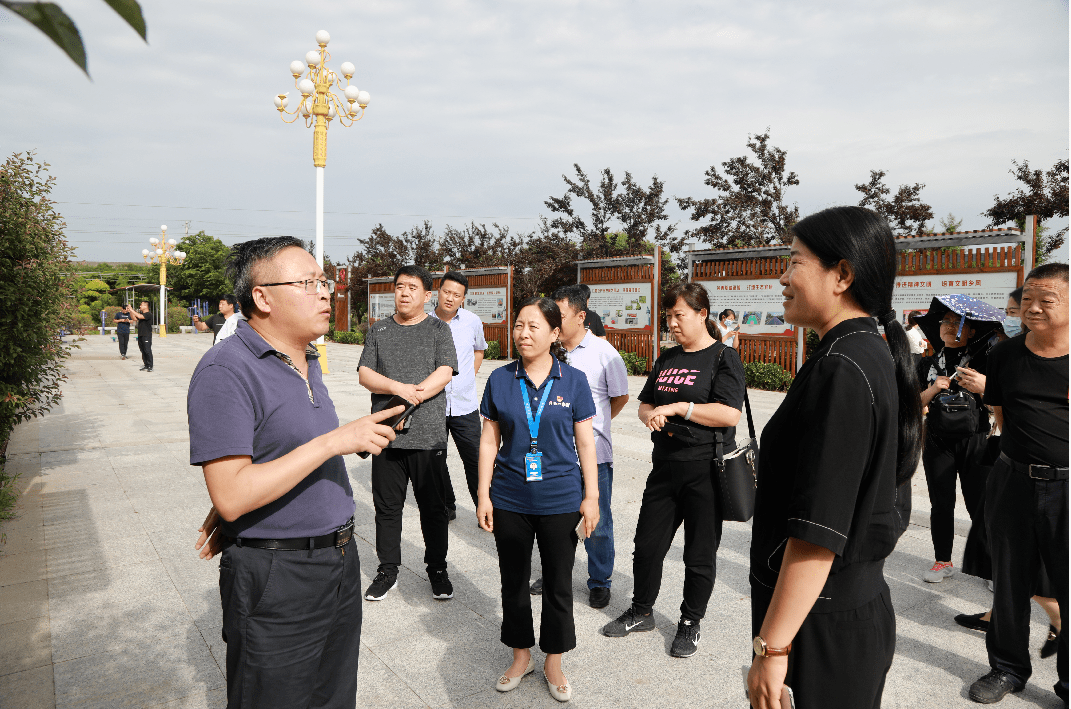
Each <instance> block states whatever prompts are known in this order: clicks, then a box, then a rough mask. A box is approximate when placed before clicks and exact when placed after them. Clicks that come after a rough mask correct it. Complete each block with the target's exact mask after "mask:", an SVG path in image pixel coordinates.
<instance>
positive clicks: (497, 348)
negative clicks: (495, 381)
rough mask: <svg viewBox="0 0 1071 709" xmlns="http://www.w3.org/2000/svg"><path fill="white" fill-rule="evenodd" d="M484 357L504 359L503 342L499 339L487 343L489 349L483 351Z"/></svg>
mask: <svg viewBox="0 0 1071 709" xmlns="http://www.w3.org/2000/svg"><path fill="white" fill-rule="evenodd" d="M483 358H484V359H502V344H501V343H500V342H499V341H498V340H491V341H490V342H488V343H487V349H486V350H484V351H483Z"/></svg>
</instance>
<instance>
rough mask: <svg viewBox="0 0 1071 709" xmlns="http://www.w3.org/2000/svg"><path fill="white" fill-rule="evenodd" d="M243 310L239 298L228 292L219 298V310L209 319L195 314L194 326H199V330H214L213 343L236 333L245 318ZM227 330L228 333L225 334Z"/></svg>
mask: <svg viewBox="0 0 1071 709" xmlns="http://www.w3.org/2000/svg"><path fill="white" fill-rule="evenodd" d="M244 319H245V318H243V317H242V315H241V312H240V311H239V310H238V299H237V298H235V297H234V296H233V295H231V294H227V295H225V296H223V297H222V298H220V299H219V312H218V313H216V314H215V315H213V316H211V317H210V318H208V320H202V319H201V318H199V317H198V316H196V315H194V316H193V326H194V327H195V328H197V331H198V332H208V331H209V330H211V331H212V344H213V345H214V344H216V343H217V342H219V341H220V340H222V339H224V338H226V337H229V336H230V335H233V334H234V331H235V329H237V326H238V321H239V320H244ZM224 330H226V334H224Z"/></svg>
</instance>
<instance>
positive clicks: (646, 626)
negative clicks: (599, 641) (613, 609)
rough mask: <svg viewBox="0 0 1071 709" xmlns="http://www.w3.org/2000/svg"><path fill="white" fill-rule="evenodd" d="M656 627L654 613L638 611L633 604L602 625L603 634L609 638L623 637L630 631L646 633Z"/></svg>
mask: <svg viewBox="0 0 1071 709" xmlns="http://www.w3.org/2000/svg"><path fill="white" fill-rule="evenodd" d="M654 629H655V622H654V614H653V613H652V614H648V615H643V614H642V613H637V612H636V609H634V608H632V607H631V606H630V607H629V609H628V610H627V611H625V612H624V613H622V614H621V615H620V616H618V617H617V619H616V620H611V621H610V622H609V623H607V624H606V625H604V626H602V634H603V635H605V636H606V637H608V638H623V637H625V636H626V635H628V634H629V633H645V632H647V631H648V630H654Z"/></svg>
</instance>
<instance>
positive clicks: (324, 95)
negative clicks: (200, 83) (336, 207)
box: [275, 30, 371, 372]
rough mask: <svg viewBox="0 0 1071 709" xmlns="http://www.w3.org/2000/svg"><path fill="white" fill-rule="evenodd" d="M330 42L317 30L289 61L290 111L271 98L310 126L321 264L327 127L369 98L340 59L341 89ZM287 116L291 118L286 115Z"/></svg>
mask: <svg viewBox="0 0 1071 709" xmlns="http://www.w3.org/2000/svg"><path fill="white" fill-rule="evenodd" d="M330 41H331V35H330V34H328V33H327V31H326V30H320V31H319V32H317V33H316V44H317V45H319V49H313V50H312V51H310V52H308V53H307V54H306V55H305V61H304V62H302V61H298V60H295V61H292V62H290V73H291V74H293V76H294V86H295V87H297V90H298V91H300V92H301V103H300V104H298V106H297V107H296V108H295V109H294V110H293V111H288V110H287V108H286V106H287V103H288V102H289V99H288V98H287V96H288V94H279V95H278V96H276V97H275V108H276V110H278V111H279V114H280V117H281V118H282V119H283V121H285V122H286V123H293V122H295V121H296V120H297V119H298V117H299V116H301V117H304V118H305V126H306V127H310V126H311V127H312V128H313V131H312V164H313V165H314V166H315V167H316V263H317V264H319V265H320V266H321V267H322V266H323V262H324V167H326V166H327V130H328V129H329V128H330V127H331V121H333V120H335V119H336V118H337V119H338V122H339V123H341V124H342V125H343V126H347V127H348V126H352V125H353V124H354V123H356V122H357V121H359V120H361V119H362V118H364V109H365V108H366V107H367V106H368V103H369V102H370V101H371V97H370V96H369V94H368V92H367V91H360V90H358V88H357V87H356V86H354V85H353V84H350V80H351V79H352V78H353V73H354V72H355V71H356V67H354V66H353V64H351V63H350V62H342V64H341V65H340V66H339V71H341V72H342V76H344V77H345V78H346V86H345V88H342V86H341V83H342V82H341V79H339V77H338V75H337V74H336V73H335V72H333V71H331V70H330V69H328V68H327V62H328V60H329V59H330V58H331V54H330V53H329V52H328V51H327V43H328V42H330ZM306 66H307V67H308V68H307V69H306ZM302 75H304V76H305V78H304V79H303V78H301V77H302ZM336 83H337V84H339V88H340V89H342V93H343V95H344V97H345V98H339V97H338V95H336V94H335V93H334V92H332V91H331V87H332V86H333V85H335V84H336ZM289 116H293V118H288V117H289ZM316 349H318V350H319V351H320V365H321V368H322V369H323V371H325V372H326V371H327V351H326V348H325V346H324V338H323V337H320V338H319V339H318V340H316Z"/></svg>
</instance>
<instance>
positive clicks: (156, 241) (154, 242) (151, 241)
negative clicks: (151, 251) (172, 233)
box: [149, 236, 160, 246]
mask: <svg viewBox="0 0 1071 709" xmlns="http://www.w3.org/2000/svg"><path fill="white" fill-rule="evenodd" d="M149 243H150V244H152V245H153V246H156V245H157V244H159V243H160V240H159V239H157V238H156V237H155V236H154V237H152V238H151V239H149Z"/></svg>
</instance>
